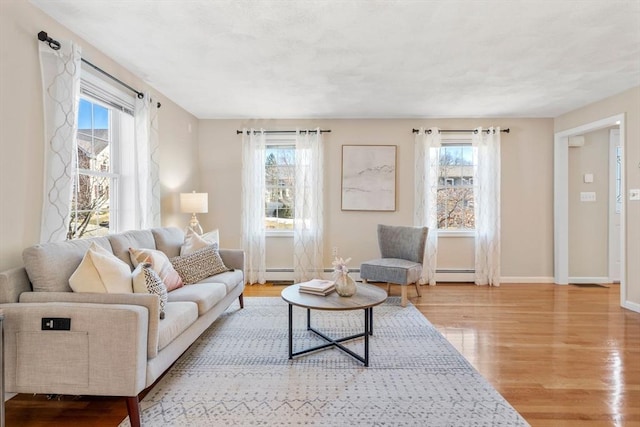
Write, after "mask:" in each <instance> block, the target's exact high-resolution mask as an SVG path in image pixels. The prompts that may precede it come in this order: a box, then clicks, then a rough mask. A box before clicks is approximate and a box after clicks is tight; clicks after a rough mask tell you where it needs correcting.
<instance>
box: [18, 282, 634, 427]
mask: <svg viewBox="0 0 640 427" xmlns="http://www.w3.org/2000/svg"><path fill="white" fill-rule="evenodd" d="M282 289H283V288H282V287H281V286H269V285H266V286H250V287H247V290H246V292H245V295H246V296H248V297H252V296H279V295H280V291H281V290H282ZM619 292H620V291H619V286H617V285H608V287H592V288H585V287H577V286H573V285H569V286H556V285H550V284H517V285H502V286H501V287H499V288H489V287H478V286H474V285H469V284H441V285H438V286H435V287H426V286H425V287H422V297H420V298H418V297H417V296H416V295H415V289H409V300H410V301H411V302H412V303H413V304H414V305H416V307H417V308H418V309H419V310H420V311H421V312H422V313H423V314H424V315H425V316H426V317H427V318H428V319H429V320H430V321H431V323H433V324H434V325H435V326H436V328H437V329H438V330H439V331H440V332H441V333H442V334H443V335H444V336H446V337H447V339H448V340H449V341H450V342H452V343H453V345H454V346H455V347H456V348H457V349H458V350H459V351H460V352H461V353H462V354H463V355H464V356H465V357H466V358H467V359H468V360H469V361H470V362H471V363H472V364H473V366H475V368H476V369H477V370H478V371H479V372H480V373H481V374H482V375H483V376H484V377H485V378H486V379H487V380H488V381H489V382H490V383H491V384H492V385H493V386H494V387H495V388H496V389H497V390H498V391H499V392H500V393H501V394H502V395H503V396H504V397H505V398H506V399H507V400H508V401H509V402H510V403H511V405H513V406H514V407H515V409H516V410H518V412H520V413H521V414H522V416H523V417H524V418H525V419H526V420H527V421H528V422H529V423H530V424H531V425H532V426H534V427H537V426H540V427H551V426H553V427H563V426H571V427H578V426H580V427H596V426H598V427H600V426H624V427H635V426H638V427H640V314H639V313H634V312H631V311H628V310H624V309H622V308H620V294H619ZM391 294H392V295H400V289H398V288H397V287H392V289H391ZM245 303H246V300H245ZM125 416H126V406H125V401H124V399H122V398H113V397H72V396H63V397H60V398H56V399H54V400H47V398H46V396H41V395H38V396H31V395H23V394H21V395H18V396H16V397H14V398H13V399H11V400H10V401H8V402H7V403H6V425H7V426H25V427H28V426H64V425H73V426H96V427H101V426H117V425H118V424H119V422H120V421H121V420H122V419H123V418H124V417H125Z"/></svg>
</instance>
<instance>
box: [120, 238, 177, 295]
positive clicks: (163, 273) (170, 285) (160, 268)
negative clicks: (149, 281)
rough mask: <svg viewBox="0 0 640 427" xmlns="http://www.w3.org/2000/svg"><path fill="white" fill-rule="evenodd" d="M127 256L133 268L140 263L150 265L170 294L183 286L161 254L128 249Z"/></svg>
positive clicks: (164, 256) (151, 250)
mask: <svg viewBox="0 0 640 427" xmlns="http://www.w3.org/2000/svg"><path fill="white" fill-rule="evenodd" d="M129 255H130V256H131V262H132V263H133V266H134V267H137V266H138V264H140V263H141V262H148V263H150V264H151V268H153V269H154V270H155V272H156V273H158V276H160V278H161V279H162V281H163V282H164V284H165V286H166V287H167V291H169V292H171V291H172V290H174V289H177V288H179V287H180V286H182V285H183V284H184V283H183V282H182V279H181V278H180V275H178V272H177V271H176V270H175V269H174V268H173V266H172V265H171V262H170V261H169V258H167V256H166V255H165V254H164V253H163V252H160V251H157V250H154V249H141V248H138V249H136V248H129Z"/></svg>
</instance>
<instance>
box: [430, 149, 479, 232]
mask: <svg viewBox="0 0 640 427" xmlns="http://www.w3.org/2000/svg"><path fill="white" fill-rule="evenodd" d="M475 159H476V156H475V155H474V148H473V147H472V146H471V143H470V142H469V143H465V142H451V143H447V142H446V141H443V144H442V147H441V148H440V165H439V166H440V170H439V177H438V230H440V231H471V230H474V228H475V213H474V210H473V201H474V196H473V173H474V166H475V164H474V162H475Z"/></svg>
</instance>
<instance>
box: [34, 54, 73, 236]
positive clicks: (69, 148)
mask: <svg viewBox="0 0 640 427" xmlns="http://www.w3.org/2000/svg"><path fill="white" fill-rule="evenodd" d="M60 45H61V47H60V50H53V49H51V48H50V47H49V46H48V45H47V44H45V43H39V49H40V71H41V75H42V92H43V106H44V136H45V149H44V161H45V171H44V177H45V178H44V181H45V182H44V200H43V204H42V222H41V226H40V242H41V243H47V242H58V241H63V240H66V238H67V231H68V227H69V220H70V204H71V199H72V191H73V184H74V182H75V180H76V178H77V176H76V175H77V174H76V164H77V156H78V152H77V140H76V132H77V130H78V100H79V96H80V59H81V49H80V46H78V45H76V44H75V43H73V42H70V41H62V42H60Z"/></svg>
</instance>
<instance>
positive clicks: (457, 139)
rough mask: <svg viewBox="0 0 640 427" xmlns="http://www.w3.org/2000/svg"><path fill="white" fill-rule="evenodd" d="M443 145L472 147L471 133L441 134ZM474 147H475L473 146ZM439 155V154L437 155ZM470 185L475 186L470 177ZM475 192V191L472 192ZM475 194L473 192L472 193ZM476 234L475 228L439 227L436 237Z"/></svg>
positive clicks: (441, 143) (474, 156)
mask: <svg viewBox="0 0 640 427" xmlns="http://www.w3.org/2000/svg"><path fill="white" fill-rule="evenodd" d="M445 146H454V147H455V146H465V147H472V148H474V147H473V139H472V137H471V135H467V134H456V133H452V134H443V135H442V137H441V140H440V147H441V148H443V147H445ZM474 149H475V148H474ZM438 157H439V156H438ZM473 158H474V159H475V158H477V156H476V155H475V153H474V155H473ZM438 161H440V159H439V158H438ZM438 167H440V165H438ZM472 167H474V168H475V167H476V165H472ZM439 180H440V178H439V177H438V182H439ZM471 181H472V182H471V184H470V185H471V187H472V188H474V187H475V182H474V178H473V177H472V178H471ZM437 188H438V189H439V188H441V187H440V185H439V184H438V187H437ZM474 193H475V192H474ZM474 195H475V194H474ZM474 218H475V213H474ZM475 235H476V230H475V228H472V229H471V228H469V229H464V230H462V229H454V230H450V229H440V228H438V237H452V238H455V237H475Z"/></svg>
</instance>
